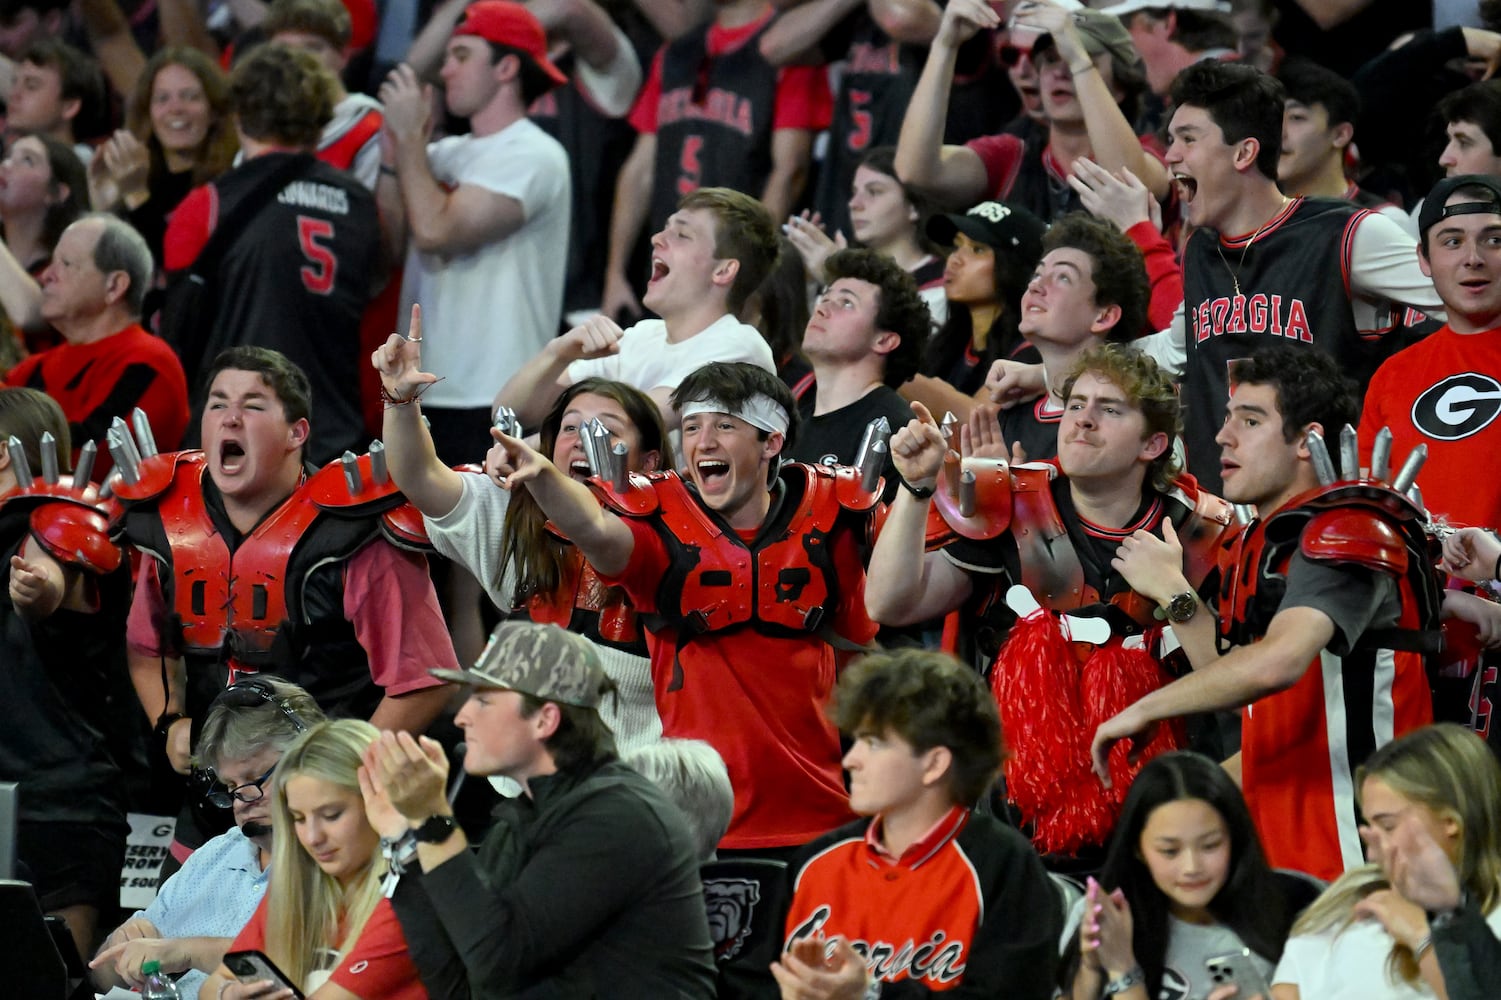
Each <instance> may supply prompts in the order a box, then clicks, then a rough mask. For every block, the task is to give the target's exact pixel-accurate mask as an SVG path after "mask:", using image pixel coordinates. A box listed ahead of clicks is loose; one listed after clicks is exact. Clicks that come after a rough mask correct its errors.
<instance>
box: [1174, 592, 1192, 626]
mask: <svg viewBox="0 0 1501 1000" xmlns="http://www.w3.org/2000/svg"><path fill="white" fill-rule="evenodd" d="M1198 607H1199V605H1198V602H1197V601H1195V600H1194V595H1192V594H1175V595H1174V596H1173V599H1172V600H1171V601H1169V602H1168V605H1167V616H1168V618H1169V619H1171V620H1172V621H1174V622H1177V623H1178V624H1180V625H1181V624H1182V623H1183V622H1186V621H1188V620H1189V619H1190V618H1192V617H1193V616H1194V612H1195V611H1196V610H1198Z"/></svg>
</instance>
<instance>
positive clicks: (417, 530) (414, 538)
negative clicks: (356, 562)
mask: <svg viewBox="0 0 1501 1000" xmlns="http://www.w3.org/2000/svg"><path fill="white" fill-rule="evenodd" d="M380 532H381V534H382V535H384V536H385V539H386V541H388V542H390V543H391V544H392V545H394V546H396V547H397V548H399V549H408V550H410V551H412V552H431V551H432V550H433V543H432V539H430V538H428V537H427V523H426V522H424V521H423V520H422V511H420V510H418V509H417V507H416V505H414V504H413V503H412V502H411V501H407V502H406V503H404V504H401V505H400V506H399V507H392V508H391V509H390V510H388V511H386V512H385V513H384V514H382V515H381V516H380Z"/></svg>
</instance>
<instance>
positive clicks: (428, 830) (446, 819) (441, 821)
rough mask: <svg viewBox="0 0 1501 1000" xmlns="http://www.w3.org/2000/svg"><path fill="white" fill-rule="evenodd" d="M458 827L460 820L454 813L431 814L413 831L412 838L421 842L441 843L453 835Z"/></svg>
mask: <svg viewBox="0 0 1501 1000" xmlns="http://www.w3.org/2000/svg"><path fill="white" fill-rule="evenodd" d="M458 828H459V821H458V820H456V819H454V818H453V816H452V815H448V816H444V815H437V816H429V817H428V818H427V819H425V820H423V821H422V825H421V826H418V827H415V828H414V829H413V830H412V831H411V833H412V839H413V840H415V841H416V842H417V843H419V844H441V843H443V841H445V840H447V839H448V838H449V837H451V836H453V832H454V831H455V830H457V829H458Z"/></svg>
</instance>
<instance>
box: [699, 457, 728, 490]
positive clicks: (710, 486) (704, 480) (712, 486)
mask: <svg viewBox="0 0 1501 1000" xmlns="http://www.w3.org/2000/svg"><path fill="white" fill-rule="evenodd" d="M694 469H695V470H696V471H697V472H698V476H697V479H698V489H699V492H700V493H703V494H719V493H723V492H724V491H725V490H726V489H727V488H728V487H729V482H730V463H729V462H726V461H724V460H722V459H717V458H705V459H702V460H700V461H699V462H698V463H697V464H696V465H694Z"/></svg>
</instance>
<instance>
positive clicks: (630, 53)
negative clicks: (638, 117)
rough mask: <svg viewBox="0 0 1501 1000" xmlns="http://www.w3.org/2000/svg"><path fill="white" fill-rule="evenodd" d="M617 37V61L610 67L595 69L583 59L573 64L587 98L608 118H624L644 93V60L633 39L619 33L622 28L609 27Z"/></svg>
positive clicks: (575, 79) (574, 71)
mask: <svg viewBox="0 0 1501 1000" xmlns="http://www.w3.org/2000/svg"><path fill="white" fill-rule="evenodd" d="M610 28H611V31H612V32H613V33H614V35H615V58H614V59H612V60H611V61H610V64H609V65H608V66H604V67H600V68H595V67H593V66H590V65H589V64H588V63H586V62H584V60H582V59H579V60H576V61H575V62H574V64H573V78H574V81H575V82H576V83H577V84H578V88H579V92H580V93H582V94H583V95H584V98H585V99H586V100H587V101H588V102H589V103H590V104H592V105H594V107H595V108H596V109H597V110H598V111H599V112H600V113H601V114H603V115H605V116H606V117H608V118H622V117H624V116H625V113H626V112H627V111H629V110H631V105H632V104H634V103H635V101H636V94H637V93H638V92H639V91H640V90H641V60H640V59H638V58H637V57H636V49H635V47H634V46H632V45H631V40H630V39H629V38H627V37H626V36H625V32H623V31H621V30H620V25H618V24H614V23H613V22H612V23H611V25H610Z"/></svg>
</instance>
